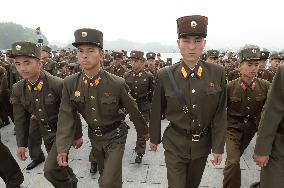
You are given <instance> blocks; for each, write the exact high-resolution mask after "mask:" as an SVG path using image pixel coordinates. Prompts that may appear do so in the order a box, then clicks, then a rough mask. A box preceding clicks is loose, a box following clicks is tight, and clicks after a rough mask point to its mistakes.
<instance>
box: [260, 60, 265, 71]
mask: <svg viewBox="0 0 284 188" xmlns="http://www.w3.org/2000/svg"><path fill="white" fill-rule="evenodd" d="M265 67H266V60H265V59H262V60H260V61H259V70H264V69H265Z"/></svg>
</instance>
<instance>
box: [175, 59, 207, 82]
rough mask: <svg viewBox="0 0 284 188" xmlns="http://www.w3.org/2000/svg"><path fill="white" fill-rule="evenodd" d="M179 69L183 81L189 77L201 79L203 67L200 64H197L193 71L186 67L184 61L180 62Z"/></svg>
mask: <svg viewBox="0 0 284 188" xmlns="http://www.w3.org/2000/svg"><path fill="white" fill-rule="evenodd" d="M181 62H182V63H181V68H180V72H181V75H182V77H183V78H184V79H187V78H188V77H189V76H190V77H194V76H196V77H197V78H199V79H201V78H202V74H203V66H202V64H201V62H198V63H197V64H196V65H195V66H194V67H193V69H192V68H190V67H189V66H187V65H186V64H185V62H184V61H181Z"/></svg>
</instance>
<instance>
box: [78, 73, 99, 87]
mask: <svg viewBox="0 0 284 188" xmlns="http://www.w3.org/2000/svg"><path fill="white" fill-rule="evenodd" d="M101 75H102V69H100V70H99V72H98V74H97V75H96V76H94V77H92V78H90V77H88V76H87V75H86V74H85V73H83V83H84V86H85V87H86V88H89V87H90V86H93V87H94V88H97V87H98V86H99V84H100V82H101V79H102V77H101Z"/></svg>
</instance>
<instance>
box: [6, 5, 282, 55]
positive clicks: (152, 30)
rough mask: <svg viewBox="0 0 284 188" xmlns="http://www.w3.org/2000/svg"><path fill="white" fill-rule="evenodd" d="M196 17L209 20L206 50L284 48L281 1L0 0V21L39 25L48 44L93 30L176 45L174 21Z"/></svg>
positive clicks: (65, 41) (64, 41)
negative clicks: (254, 47) (80, 32)
mask: <svg viewBox="0 0 284 188" xmlns="http://www.w3.org/2000/svg"><path fill="white" fill-rule="evenodd" d="M195 14H200V15H204V16H207V17H208V35H207V48H208V47H209V48H214V49H224V48H231V49H234V48H239V47H242V46H244V45H245V44H255V45H258V46H260V47H261V48H268V49H270V50H282V49H284V37H283V34H284V24H283V18H284V1H282V0H269V1H267V0H265V1H264V0H174V1H173V0H143V1H142V0H140V1H137V0H120V1H118V0H99V1H98V0H76V1H75V0H49V1H42V0H25V1H22V0H9V1H1V11H0V22H15V23H18V24H21V25H23V26H25V27H30V28H34V29H35V28H36V27H38V26H40V27H41V30H42V33H43V34H44V35H45V36H46V37H47V38H48V41H49V42H50V43H51V44H54V43H57V44H62V45H65V44H68V43H71V42H72V41H73V40H74V35H73V33H74V31H75V30H76V29H79V28H94V29H98V30H100V31H102V32H103V33H104V40H117V39H127V40H130V41H134V42H143V43H148V42H159V43H162V44H170V45H176V40H177V33H176V28H177V26H176V19H177V18H179V17H182V16H186V15H195ZM0 34H1V33H0Z"/></svg>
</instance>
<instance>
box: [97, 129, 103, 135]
mask: <svg viewBox="0 0 284 188" xmlns="http://www.w3.org/2000/svg"><path fill="white" fill-rule="evenodd" d="M95 135H96V136H103V133H102V131H101V130H98V129H96V130H95Z"/></svg>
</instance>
